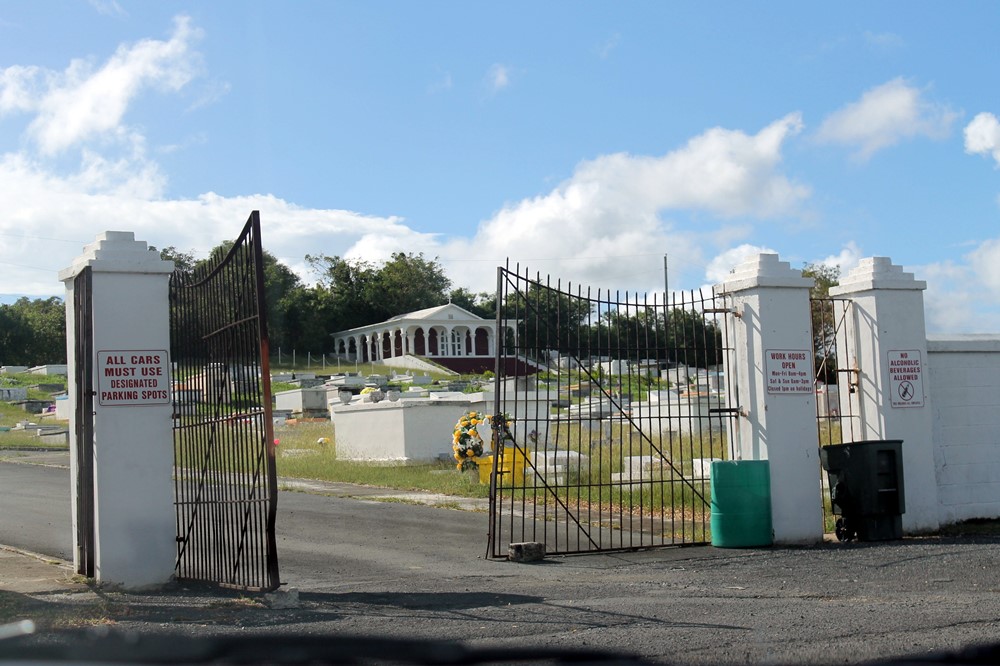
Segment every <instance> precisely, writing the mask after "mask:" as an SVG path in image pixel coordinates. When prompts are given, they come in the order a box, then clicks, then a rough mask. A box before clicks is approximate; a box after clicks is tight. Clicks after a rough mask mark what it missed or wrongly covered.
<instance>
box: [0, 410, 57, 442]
mask: <svg viewBox="0 0 1000 666" xmlns="http://www.w3.org/2000/svg"><path fill="white" fill-rule="evenodd" d="M20 421H32V422H34V423H40V422H41V421H40V420H39V418H38V415H37V414H29V413H28V412H26V411H24V410H23V409H21V408H20V407H16V406H14V405H10V404H8V403H6V402H0V426H3V427H6V428H11V427H13V426H14V425H16V424H17V423H19V422H20ZM45 423H46V424H51V425H61V426H66V425H67V423H66V421H55V420H52V419H46V420H45ZM23 448H31V449H53V450H59V449H65V448H66V445H65V444H50V443H45V442H44V441H43V440H42V439H40V438H38V437H36V436H35V434H34V432H25V431H23V430H10V431H4V430H0V449H23Z"/></svg>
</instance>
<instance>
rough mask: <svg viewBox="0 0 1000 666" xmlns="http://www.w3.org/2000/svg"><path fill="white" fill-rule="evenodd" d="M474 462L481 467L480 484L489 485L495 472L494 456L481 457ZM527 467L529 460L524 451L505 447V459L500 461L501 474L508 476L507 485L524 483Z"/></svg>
mask: <svg viewBox="0 0 1000 666" xmlns="http://www.w3.org/2000/svg"><path fill="white" fill-rule="evenodd" d="M473 460H475V461H476V464H477V465H479V483H489V482H490V474H491V473H492V472H493V456H481V457H479V458H473ZM527 466H528V458H527V457H526V456H525V455H524V452H523V451H521V450H520V449H516V448H514V447H510V446H505V447H504V449H503V458H502V459H501V460H500V473H501V474H504V475H506V476H505V477H504V482H505V484H506V485H510V484H512V483H521V482H522V481H524V470H525V468H527Z"/></svg>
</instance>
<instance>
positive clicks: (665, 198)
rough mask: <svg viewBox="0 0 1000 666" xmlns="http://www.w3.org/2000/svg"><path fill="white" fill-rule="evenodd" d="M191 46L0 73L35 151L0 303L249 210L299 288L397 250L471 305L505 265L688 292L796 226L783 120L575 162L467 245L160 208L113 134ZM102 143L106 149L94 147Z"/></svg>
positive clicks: (281, 207)
mask: <svg viewBox="0 0 1000 666" xmlns="http://www.w3.org/2000/svg"><path fill="white" fill-rule="evenodd" d="M197 34H198V30H197V29H196V28H195V27H194V26H193V25H192V24H191V22H190V21H189V20H188V19H186V18H180V19H178V20H177V22H176V26H175V29H174V33H173V35H172V36H171V37H170V39H169V40H168V41H155V40H144V41H142V42H139V43H137V44H135V45H133V46H122V47H120V48H119V49H118V50H117V51H116V53H115V54H114V56H113V57H111V58H110V59H109V60H108V61H107V62H106V63H105V64H103V65H100V66H90V65H88V64H86V63H84V62H83V61H75V62H74V63H73V64H72V65H70V66H69V67H68V68H67V69H66V71H65V72H62V73H52V72H45V71H41V70H36V69H33V68H30V67H27V68H22V69H11V68H8V69H7V70H5V71H4V74H3V78H2V79H0V100H3V101H2V102H0V104H2V105H3V106H0V112H3V113H8V114H13V113H23V114H30V113H35V114H37V115H36V117H33V118H32V117H31V116H28V117H27V118H26V121H25V122H26V125H27V127H28V130H26V131H27V132H28V134H27V136H30V137H33V138H34V139H35V140H36V142H37V143H34V144H33V143H30V142H29V143H27V144H25V145H26V147H27V148H28V149H31V148H37V154H32V153H30V152H27V150H26V151H25V152H22V153H11V154H7V155H0V200H2V201H4V206H5V214H4V216H2V217H0V237H2V238H3V239H4V242H3V243H0V267H3V266H6V265H18V266H34V267H36V268H38V269H39V270H37V271H30V270H18V271H17V272H15V271H10V270H0V293H26V294H32V295H47V294H52V293H60V291H61V290H60V285H58V284H56V283H55V273H56V271H58V270H59V269H61V268H63V267H65V266H67V265H69V264H70V263H71V261H72V259H73V258H74V257H75V256H76V255H77V254H78V253H79V252H80V250H81V247H82V245H84V244H86V243H88V242H91V241H92V240H93V239H94V237H95V236H96V235H97V234H99V233H101V232H103V231H106V230H130V231H133V232H134V233H135V234H136V237H137V238H138V239H140V240H144V241H147V242H148V243H150V244H153V245H156V246H157V247H164V246H168V245H172V246H176V247H177V248H179V249H181V250H183V251H188V250H194V251H195V252H196V254H198V255H200V256H204V254H205V253H207V252H208V250H210V249H211V248H212V247H214V246H215V245H217V244H218V243H219V242H220V241H221V240H223V239H226V238H231V237H232V236H233V235H235V234H236V232H237V231H238V230H239V228H240V227H241V225H242V223H243V221H244V220H245V219H246V217H247V215H248V213H249V211H251V210H253V209H258V210H260V211H261V218H262V222H263V225H264V226H263V235H264V242H265V244H266V247H267V248H268V250H269V251H270V252H272V253H273V254H274V255H275V256H277V257H278V258H280V259H281V260H283V261H285V262H286V263H287V264H288V265H289V266H291V267H293V268H294V269H296V270H298V271H301V272H302V274H303V276H304V277H308V276H307V275H305V270H306V268H305V266H304V265H303V263H304V262H303V257H304V255H305V254H307V253H311V254H315V253H320V252H322V253H326V254H330V255H340V256H344V257H350V258H359V259H366V260H372V261H378V260H381V259H386V258H388V256H389V255H390V254H391V253H392V252H395V251H399V250H401V249H402V250H405V251H410V252H424V253H425V254H426V255H428V256H436V257H440V258H441V260H442V263H443V264H444V265H445V267H446V269H447V272H448V275H449V276H451V277H452V278H453V279H454V281H455V283H456V284H458V285H461V286H465V287H469V288H471V289H473V290H475V291H480V290H490V289H492V288H494V287H495V284H496V276H495V267H496V266H497V265H498V263H502V262H503V260H504V258H506V257H510V258H511V260H512V261H514V262H518V261H521V262H532V264H533V267H538V268H544V269H546V270H548V271H550V272H551V274H553V275H557V276H559V277H561V278H563V279H566V280H572V281H573V283H574V284H586V285H594V286H595V287H609V286H611V287H616V288H617V287H624V288H626V289H636V290H638V289H648V290H650V291H660V290H662V287H663V255H664V254H669V255H670V264H671V275H672V284H673V283H674V282H673V279H674V277H681V278H682V279H679V280H677V284H678V285H681V284H683V283H684V282H685V280H684V279H683V276H687V277H692V276H693V279H696V280H700V279H701V277H702V275H703V273H704V263H705V258H706V255H707V256H712V255H714V254H715V253H717V252H719V251H720V250H722V249H725V248H726V247H730V246H732V245H733V244H735V243H739V242H740V241H741V240H742V239H744V238H745V237H746V236H747V234H748V233H749V230H750V229H751V228H752V223H753V222H756V221H757V220H759V219H762V218H764V219H780V218H784V217H797V216H801V215H803V214H804V211H803V210H802V209H803V206H804V205H805V203H806V202H807V200H808V199H809V197H810V190H809V188H808V187H807V186H805V185H803V184H801V183H797V182H795V181H794V180H792V179H790V178H789V177H787V176H786V175H785V174H784V173H783V172H782V170H781V163H782V156H783V155H782V153H783V149H784V147H785V145H786V143H787V142H788V141H789V139H790V138H791V137H794V136H795V135H797V134H798V133H800V132H801V129H802V121H801V118H800V116H799V114H797V113H792V114H789V115H787V116H785V117H783V118H779V119H777V120H775V121H774V122H772V123H771V124H769V125H767V126H766V127H764V128H762V129H760V130H759V131H758V132H757V133H756V134H748V133H746V132H744V131H740V130H732V129H725V128H719V127H716V128H711V129H708V130H706V131H705V132H703V133H702V134H700V135H698V136H695V137H693V138H692V139H690V140H689V141H688V142H687V143H686V144H685V145H683V146H680V147H679V148H677V149H676V150H673V151H671V152H669V153H667V154H665V155H662V156H642V155H629V154H624V153H619V154H612V155H603V156H599V157H597V158H595V159H592V160H588V161H585V162H582V163H581V164H579V165H578V166H577V168H576V169H575V171H574V172H573V174H572V175H571V176H570V177H569V178H568V179H567V180H566V181H565V182H563V183H562V184H560V185H559V186H558V187H556V188H554V189H553V190H552V191H551V192H548V193H547V194H542V195H539V196H537V197H533V198H528V199H524V200H522V201H517V202H512V203H510V204H507V205H505V206H504V207H503V208H502V209H501V210H499V211H498V212H497V213H496V214H495V215H494V216H492V217H491V218H490V219H488V220H486V221H484V222H482V223H481V225H480V227H479V229H478V230H477V232H476V234H475V236H474V237H472V238H465V237H462V238H451V239H442V238H440V237H438V236H435V235H433V234H426V233H421V232H419V231H416V230H414V229H412V228H410V227H409V226H408V225H407V224H406V223H405V221H404V220H403V219H402V218H399V217H394V216H388V217H380V216H369V215H364V214H362V213H359V212H353V211H347V210H333V209H320V210H314V209H307V208H302V207H299V206H296V205H295V204H294V203H292V202H289V201H286V200H283V199H281V198H279V197H275V196H271V195H264V194H253V195H248V196H237V197H224V196H220V195H218V194H214V193H211V192H209V193H206V194H203V195H201V196H198V197H194V198H190V199H181V200H175V199H167V198H166V197H165V192H166V191H167V188H166V184H167V183H166V175H165V174H164V173H163V172H162V171H161V169H160V167H159V165H158V164H157V163H156V162H155V161H154V160H153V159H152V158H151V157H150V155H149V154H148V152H149V151H147V148H146V141H145V138H144V136H143V135H142V134H141V133H140V132H139V131H137V130H136V129H134V128H132V127H130V126H128V125H127V124H126V120H125V119H126V117H127V112H128V109H129V107H130V105H131V104H132V103H133V102H134V100H135V99H137V97H138V96H139V95H142V94H144V93H148V92H149V91H150V90H154V89H162V90H165V91H166V92H168V93H172V92H177V91H179V90H180V89H181V88H183V87H184V86H186V85H187V84H188V83H189V82H190V81H191V80H192V78H193V77H194V76H195V75H196V74H197V73H198V72H197V66H196V64H197V62H198V54H197V53H196V52H195V51H194V50H193V47H192V45H191V44H192V42H193V40H194V39H195V38H196V36H197ZM491 82H492V83H493V84H494V85H496V86H500V87H503V86H506V85H509V84H510V78H509V73H508V71H507V69H506V68H503V67H500V66H497V68H496V69H495V71H494V72H493V73H492V76H491ZM57 102H58V103H57ZM108 137H111V138H112V139H113V142H110V143H109V142H107V141H95V140H93V139H98V138H99V139H106V138H108ZM109 148H110V149H111V150H110V152H109ZM74 151H75V152H74ZM53 152H54V153H58V155H59V156H60V157H61V158H62V159H61V160H60V162H61V163H62V164H63V165H65V164H66V163H68V162H71V161H72V159H73V157H74V156H78V157H79V162H78V166H77V167H76V168H75V169H73V170H72V171H71V172H61V173H56V172H54V171H52V170H51V160H49V159H48V156H49V154H50V153H53ZM671 211H676V212H678V214H680V213H682V212H683V213H684V214H691V215H694V216H696V217H698V218H699V219H698V225H697V226H696V227H694V228H693V229H690V228H689V227H685V228H683V229H681V228H678V225H676V224H675V223H674V222H672V221H671V220H670V219H668V218H667V216H668V215H669V214H670V212H671ZM25 230H30V231H29V232H26V231H25ZM279 230H280V232H279ZM26 233H27V234H28V235H25V234H26ZM53 238H55V239H64V240H67V241H71V242H66V243H54V242H53V241H51V240H50V239H53ZM538 264H542V265H541V266H539V265H538Z"/></svg>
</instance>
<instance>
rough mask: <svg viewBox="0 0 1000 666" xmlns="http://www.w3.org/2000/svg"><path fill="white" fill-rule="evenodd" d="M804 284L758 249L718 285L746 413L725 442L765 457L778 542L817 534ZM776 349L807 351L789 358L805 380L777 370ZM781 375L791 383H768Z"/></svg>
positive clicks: (729, 362) (819, 516)
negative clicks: (778, 388)
mask: <svg viewBox="0 0 1000 666" xmlns="http://www.w3.org/2000/svg"><path fill="white" fill-rule="evenodd" d="M811 284H812V281H811V280H807V279H805V278H803V277H802V275H801V272H799V271H796V270H794V269H792V268H791V267H790V266H789V265H788V263H786V262H783V261H780V260H779V259H778V256H777V255H775V254H761V255H758V256H757V257H755V258H753V259H750V260H748V261H746V262H744V263H742V264H740V265H739V266H737V267H736V268H735V269H734V270H733V272H732V274H731V275H730V278H729V279H728V280H727V281H726V282H725V283H724V284H722V285H719V287H717V289H718V290H721V291H722V292H723V293H725V294H726V296H727V298H726V305H727V306H728V307H731V308H732V310H733V311H734V312H736V313H737V314H739V315H740V316H738V317H737V316H730V320H729V323H728V325H729V331H730V335H732V336H733V337H734V339H733V340H731V343H732V344H733V346H734V347H735V352H734V354H733V356H734V357H733V358H727V359H726V366H727V371H728V372H729V373H731V375H730V376H732V377H735V378H736V380H735V381H736V384H737V385H738V395H739V399H740V401H741V405H740V407H742V408H743V410H744V413H745V414H746V416H744V417H741V418H739V419H738V420H737V423H736V426H735V428H734V430H735V431H734V432H732V433H730V437H731V438H734V439H731V440H730V441H731V442H734V443H735V448H736V451H737V456H738V457H739V458H740V459H742V460H767V461H769V462H770V474H771V523H772V525H773V528H774V541H775V543H778V544H793V543H814V542H817V541H820V540H821V539H822V537H823V512H822V504H821V501H820V496H819V492H818V486H819V484H818V483H817V478H816V475H817V472H818V470H819V469H820V465H819V442H818V435H817V430H816V394H815V391H814V390H813V385H812V377H813V370H812V365H813V363H812V358H813V355H812V331H811V329H812V324H811V320H810V315H809V287H810V285H811ZM778 351H784V352H795V353H797V354H799V353H801V352H802V351H806V352H807V355H806V356H807V359H806V361H805V364H806V366H807V367H802V362H800V361H795V364H796V368H795V369H794V372H796V373H801V372H802V371H804V370H805V371H807V372H808V374H807V375H806V377H807V379H806V383H805V385H803V384H802V383H801V382H802V378H801V376H796V377H791V376H789V377H784V376H781V375H780V373H781V372H782V371H783V370H782V369H781V364H782V362H781V361H777V362H775V361H774V360H772V359H773V357H772V353H775V352H778ZM784 371H785V372H788V373H791V372H793V369H792V368H787V369H786V370H784ZM775 373H778V375H777V376H776V375H775ZM784 379H794V380H795V382H794V383H792V384H789V385H787V386H788V387H789V389H790V390H787V391H777V392H776V391H775V390H774V389H775V385H774V383H773V382H774V381H778V382H779V384H780V383H781V382H783V381H784ZM792 387H793V388H794V390H792Z"/></svg>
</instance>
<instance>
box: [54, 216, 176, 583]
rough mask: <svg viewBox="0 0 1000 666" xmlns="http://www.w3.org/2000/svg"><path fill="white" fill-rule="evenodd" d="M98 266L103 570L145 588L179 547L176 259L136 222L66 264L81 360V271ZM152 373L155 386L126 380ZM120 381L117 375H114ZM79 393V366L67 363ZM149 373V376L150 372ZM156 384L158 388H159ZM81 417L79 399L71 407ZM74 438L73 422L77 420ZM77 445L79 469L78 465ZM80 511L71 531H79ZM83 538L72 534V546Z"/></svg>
mask: <svg viewBox="0 0 1000 666" xmlns="http://www.w3.org/2000/svg"><path fill="white" fill-rule="evenodd" d="M86 266H90V267H91V270H92V273H93V275H92V277H93V280H92V284H93V287H92V300H93V341H94V359H93V362H94V368H95V374H96V375H97V376H96V377H94V385H95V390H96V391H97V395H96V396H95V397H94V432H95V436H94V460H93V466H94V512H95V569H96V571H95V576H96V578H97V580H98V581H99V582H101V583H111V584H115V585H122V586H124V587H128V588H140V587H147V586H154V585H160V584H163V583H166V582H168V581H169V580H170V578H171V576H172V575H173V571H174V559H175V557H176V553H177V542H176V519H175V511H174V504H173V500H174V497H173V482H172V480H171V475H172V473H173V465H174V461H173V448H174V447H173V424H172V421H171V416H172V411H173V410H172V407H171V398H170V375H169V372H170V358H169V350H170V317H169V296H168V286H169V280H170V273H171V272H173V269H174V265H173V262H170V261H162V260H161V259H160V257H159V255H158V254H157V253H155V252H151V251H150V250H149V249H148V248H147V246H146V243H144V242H139V241H136V240H135V237H134V235H133V234H132V233H131V232H121V231H108V232H105V233H103V234H101V235H100V236H98V238H97V240H96V241H95V242H94V243H91V244H90V245H87V246H86V247H85V248H84V251H83V254H82V255H81V256H79V257H77V258H76V260H75V261H74V262H73V265H72V266H71V267H69V268H66V269H64V270H62V271H60V272H59V279H60V280H62V281H63V282H64V283H65V284H66V308H67V315H68V320H69V322H70V325H69V326H68V327H67V340H66V344H67V348H68V350H69V355H70V358H71V362H72V363H75V362H76V361H78V359H76V358H75V352H74V349H75V340H74V339H73V337H74V333H73V325H72V320H73V318H74V315H73V279H74V278H75V277H76V276H77V275H79V274H80V272H81V271H83V269H84V268H85V267H86ZM132 377H135V378H138V379H142V378H151V379H152V380H153V381H152V384H155V386H153V387H152V388H150V387H141V388H136V387H134V386H132V385H131V384H130V383H128V382H126V383H118V382H120V380H122V379H131V378H132ZM113 380H116V383H114V384H112V381H113ZM69 381H70V388H69V395H70V400H72V401H74V402H75V400H76V387H75V384H76V378H75V373H74V372H72V371H71V372H70V373H69ZM143 381H144V382H145V380H143ZM154 391H155V392H154ZM72 414H73V417H72V418H74V419H75V418H76V410H75V405H74V406H73V410H72ZM70 433H71V437H72V438H73V439H74V440H75V425H71V427H70ZM79 462H80V461H79V460H77V459H76V442H75V441H74V442H72V443H71V445H70V466H71V478H72V479H73V480H74V485H73V489H74V490H73V492H74V494H75V490H76V489H75V479H76V475H77V470H78V468H79ZM76 520H77V516H76V512H75V511H74V513H73V522H74V525H73V539H74V542H75V541H76V539H77V532H76ZM75 551H76V544H75V543H74V552H75Z"/></svg>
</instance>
